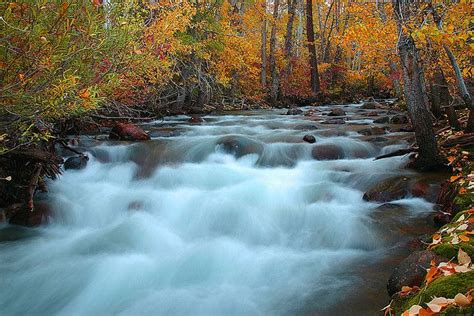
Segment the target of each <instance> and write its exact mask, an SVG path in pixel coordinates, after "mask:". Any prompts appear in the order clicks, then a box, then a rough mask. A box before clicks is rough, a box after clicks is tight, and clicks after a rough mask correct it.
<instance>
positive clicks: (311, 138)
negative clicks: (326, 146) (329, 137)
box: [303, 135, 316, 144]
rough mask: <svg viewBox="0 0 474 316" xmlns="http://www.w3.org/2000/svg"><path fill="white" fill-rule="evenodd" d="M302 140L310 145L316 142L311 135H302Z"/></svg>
mask: <svg viewBox="0 0 474 316" xmlns="http://www.w3.org/2000/svg"><path fill="white" fill-rule="evenodd" d="M303 140H304V141H305V142H307V143H310V144H314V143H315V142H316V138H315V137H314V136H313V135H304V137H303Z"/></svg>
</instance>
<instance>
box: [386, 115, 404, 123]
mask: <svg viewBox="0 0 474 316" xmlns="http://www.w3.org/2000/svg"><path fill="white" fill-rule="evenodd" d="M390 123H392V124H408V116H406V115H403V114H400V115H395V116H392V118H390Z"/></svg>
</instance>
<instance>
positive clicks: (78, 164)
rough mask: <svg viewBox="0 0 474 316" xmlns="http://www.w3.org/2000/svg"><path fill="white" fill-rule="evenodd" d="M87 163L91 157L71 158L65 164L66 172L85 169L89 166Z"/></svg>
mask: <svg viewBox="0 0 474 316" xmlns="http://www.w3.org/2000/svg"><path fill="white" fill-rule="evenodd" d="M87 161H89V157H87V156H86V155H78V156H74V157H69V158H68V159H66V162H64V169H66V170H80V169H84V168H85V167H86V166H87Z"/></svg>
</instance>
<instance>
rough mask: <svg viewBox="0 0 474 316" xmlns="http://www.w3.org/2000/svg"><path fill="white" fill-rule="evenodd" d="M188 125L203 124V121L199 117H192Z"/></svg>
mask: <svg viewBox="0 0 474 316" xmlns="http://www.w3.org/2000/svg"><path fill="white" fill-rule="evenodd" d="M188 123H192V124H199V123H204V119H203V118H202V117H201V116H199V115H192V116H191V117H190V118H189V120H188Z"/></svg>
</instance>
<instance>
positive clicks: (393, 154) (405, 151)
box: [374, 148, 418, 160]
mask: <svg viewBox="0 0 474 316" xmlns="http://www.w3.org/2000/svg"><path fill="white" fill-rule="evenodd" d="M417 151H418V148H406V149H399V150H395V151H392V152H391V153H388V154H385V155H382V156H378V157H375V158H374V160H379V159H384V158H390V157H397V156H403V155H406V154H409V153H412V152H417Z"/></svg>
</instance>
